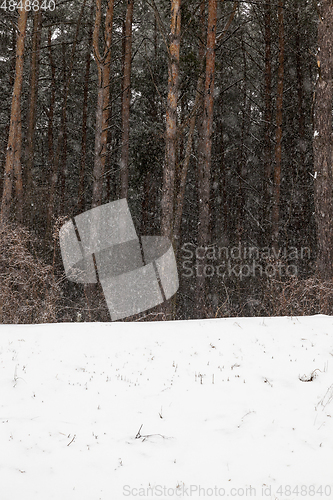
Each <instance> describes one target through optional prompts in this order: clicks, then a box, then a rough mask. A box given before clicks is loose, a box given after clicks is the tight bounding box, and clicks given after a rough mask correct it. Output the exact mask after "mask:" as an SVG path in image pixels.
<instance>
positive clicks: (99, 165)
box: [92, 0, 114, 208]
mask: <svg viewBox="0 0 333 500" xmlns="http://www.w3.org/2000/svg"><path fill="white" fill-rule="evenodd" d="M101 4H102V2H101V0H96V15H95V26H94V33H93V47H94V55H95V60H96V64H97V71H98V92H97V105H96V131H95V159H94V171H93V178H94V182H93V195H92V208H94V207H97V206H99V205H101V204H102V202H103V184H104V182H103V180H104V168H105V160H106V155H107V139H108V127H109V101H110V98H109V94H110V88H109V85H110V65H111V41H112V25H113V7H114V0H108V4H107V11H106V16H105V34H104V37H105V44H104V53H103V56H102V55H101V54H100V50H99V32H100V26H101V17H102V6H101Z"/></svg>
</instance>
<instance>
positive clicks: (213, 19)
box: [197, 0, 217, 317]
mask: <svg viewBox="0 0 333 500" xmlns="http://www.w3.org/2000/svg"><path fill="white" fill-rule="evenodd" d="M216 23H217V0H209V2H208V24H207V52H206V82H205V97H204V109H203V121H202V135H203V149H202V151H201V152H200V153H201V154H200V156H199V159H198V184H199V186H198V188H199V193H198V194H199V227H198V246H199V247H207V245H208V243H209V226H210V208H209V195H210V167H211V151H212V128H213V110H214V79H215V43H216ZM200 264H201V266H200V267H201V269H202V272H198V277H197V317H202V316H203V315H205V310H206V304H205V300H206V296H205V295H206V294H205V275H204V269H205V259H203V260H200Z"/></svg>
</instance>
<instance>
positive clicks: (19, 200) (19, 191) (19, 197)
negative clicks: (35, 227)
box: [14, 108, 23, 224]
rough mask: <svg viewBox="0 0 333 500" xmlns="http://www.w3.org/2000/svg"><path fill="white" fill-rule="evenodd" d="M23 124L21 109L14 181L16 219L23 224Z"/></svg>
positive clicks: (18, 122)
mask: <svg viewBox="0 0 333 500" xmlns="http://www.w3.org/2000/svg"><path fill="white" fill-rule="evenodd" d="M21 153H22V122H21V108H19V110H18V120H17V136H16V147H15V154H14V179H15V200H16V203H15V209H14V213H15V219H16V220H17V221H18V222H19V223H21V224H22V223H23V181H22V165H21Z"/></svg>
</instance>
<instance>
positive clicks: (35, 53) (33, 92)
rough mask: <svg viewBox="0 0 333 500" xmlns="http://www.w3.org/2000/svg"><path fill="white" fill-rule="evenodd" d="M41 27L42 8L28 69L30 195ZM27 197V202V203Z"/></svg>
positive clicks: (37, 15)
mask: <svg viewBox="0 0 333 500" xmlns="http://www.w3.org/2000/svg"><path fill="white" fill-rule="evenodd" d="M41 28H42V10H41V9H38V10H37V11H36V12H35V13H34V20H33V35H32V53H31V69H30V99H29V113H28V127H27V148H26V159H27V160H26V189H27V194H28V196H30V195H31V194H32V192H33V176H32V171H33V166H34V149H35V148H34V144H35V141H34V135H35V127H36V105H37V95H38V77H39V53H40V41H41ZM29 201H30V200H29V198H28V203H29Z"/></svg>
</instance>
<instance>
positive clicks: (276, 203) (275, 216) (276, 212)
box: [272, 0, 284, 251]
mask: <svg viewBox="0 0 333 500" xmlns="http://www.w3.org/2000/svg"><path fill="white" fill-rule="evenodd" d="M283 9H284V0H279V5H278V26H279V68H278V82H277V97H276V146H275V168H274V185H273V211H272V242H273V247H274V248H275V250H276V251H277V249H278V246H279V223H280V186H281V161H282V108H283V80H284V26H283Z"/></svg>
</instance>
